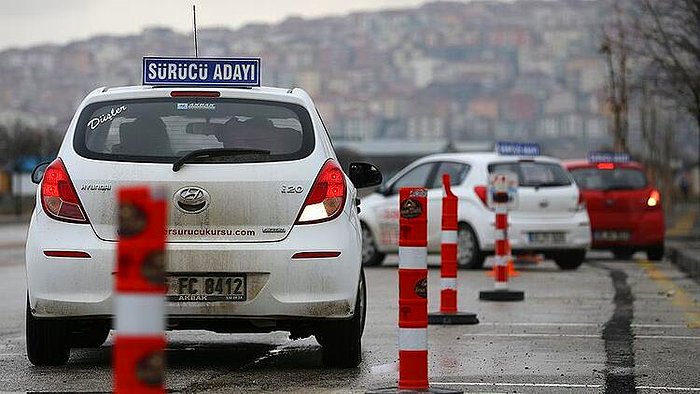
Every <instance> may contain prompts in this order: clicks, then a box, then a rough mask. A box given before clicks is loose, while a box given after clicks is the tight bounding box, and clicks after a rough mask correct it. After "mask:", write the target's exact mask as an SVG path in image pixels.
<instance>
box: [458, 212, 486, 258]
mask: <svg viewBox="0 0 700 394" xmlns="http://www.w3.org/2000/svg"><path fill="white" fill-rule="evenodd" d="M485 259H486V254H484V252H482V251H481V248H479V240H478V238H477V237H476V233H475V232H474V229H472V227H471V226H470V225H468V224H466V223H460V224H459V228H458V230H457V264H458V265H459V266H460V267H461V268H465V269H472V270H478V269H481V268H482V267H483V266H484V260H485Z"/></svg>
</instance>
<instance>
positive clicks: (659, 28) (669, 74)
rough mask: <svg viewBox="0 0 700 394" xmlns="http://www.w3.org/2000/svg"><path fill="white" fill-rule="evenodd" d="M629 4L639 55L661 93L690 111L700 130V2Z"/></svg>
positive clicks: (642, 1) (658, 0)
mask: <svg viewBox="0 0 700 394" xmlns="http://www.w3.org/2000/svg"><path fill="white" fill-rule="evenodd" d="M629 4H630V6H631V8H630V13H631V14H632V15H634V18H633V19H632V20H633V21H634V22H633V23H632V28H633V33H634V35H635V38H638V40H635V52H636V54H638V55H639V57H640V58H642V59H644V60H646V62H647V67H649V68H650V69H651V70H650V71H651V72H652V73H653V74H654V76H655V78H656V79H657V80H658V81H659V82H660V83H658V84H657V87H658V93H659V94H662V95H663V96H665V97H668V98H671V99H672V100H673V101H674V102H675V103H676V104H677V105H678V106H680V107H682V108H684V109H685V110H686V111H688V113H690V114H691V115H692V116H693V117H694V119H695V120H696V122H697V125H698V129H699V130H700V1H698V0H634V1H632V2H630V3H629Z"/></svg>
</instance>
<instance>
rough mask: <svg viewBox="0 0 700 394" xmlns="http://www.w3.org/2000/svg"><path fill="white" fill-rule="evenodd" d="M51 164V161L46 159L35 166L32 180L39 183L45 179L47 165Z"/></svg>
mask: <svg viewBox="0 0 700 394" xmlns="http://www.w3.org/2000/svg"><path fill="white" fill-rule="evenodd" d="M49 164H51V162H49V161H46V162H43V163H41V164H39V165H38V166H36V167H34V170H33V171H32V182H34V183H36V184H37V185H38V184H40V183H41V180H42V179H44V172H46V167H48V166H49Z"/></svg>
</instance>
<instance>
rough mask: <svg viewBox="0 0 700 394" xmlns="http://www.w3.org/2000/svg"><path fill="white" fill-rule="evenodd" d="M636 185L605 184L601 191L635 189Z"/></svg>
mask: <svg viewBox="0 0 700 394" xmlns="http://www.w3.org/2000/svg"><path fill="white" fill-rule="evenodd" d="M635 189H637V187H635V186H632V185H610V186H606V187H604V188H603V191H606V192H607V191H610V190H635Z"/></svg>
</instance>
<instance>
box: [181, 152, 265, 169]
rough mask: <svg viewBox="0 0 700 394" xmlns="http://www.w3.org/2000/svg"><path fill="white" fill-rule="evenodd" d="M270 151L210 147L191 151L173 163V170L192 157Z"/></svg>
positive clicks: (258, 153)
mask: <svg viewBox="0 0 700 394" xmlns="http://www.w3.org/2000/svg"><path fill="white" fill-rule="evenodd" d="M269 154H270V151H269V150H265V149H233V148H210V149H199V150H196V151H192V152H190V153H188V154H186V155H184V156H182V157H181V158H179V159H177V161H175V163H173V172H177V171H179V170H180V168H182V166H183V165H185V163H187V162H188V161H192V160H193V159H200V158H204V157H215V156H241V155H269Z"/></svg>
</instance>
